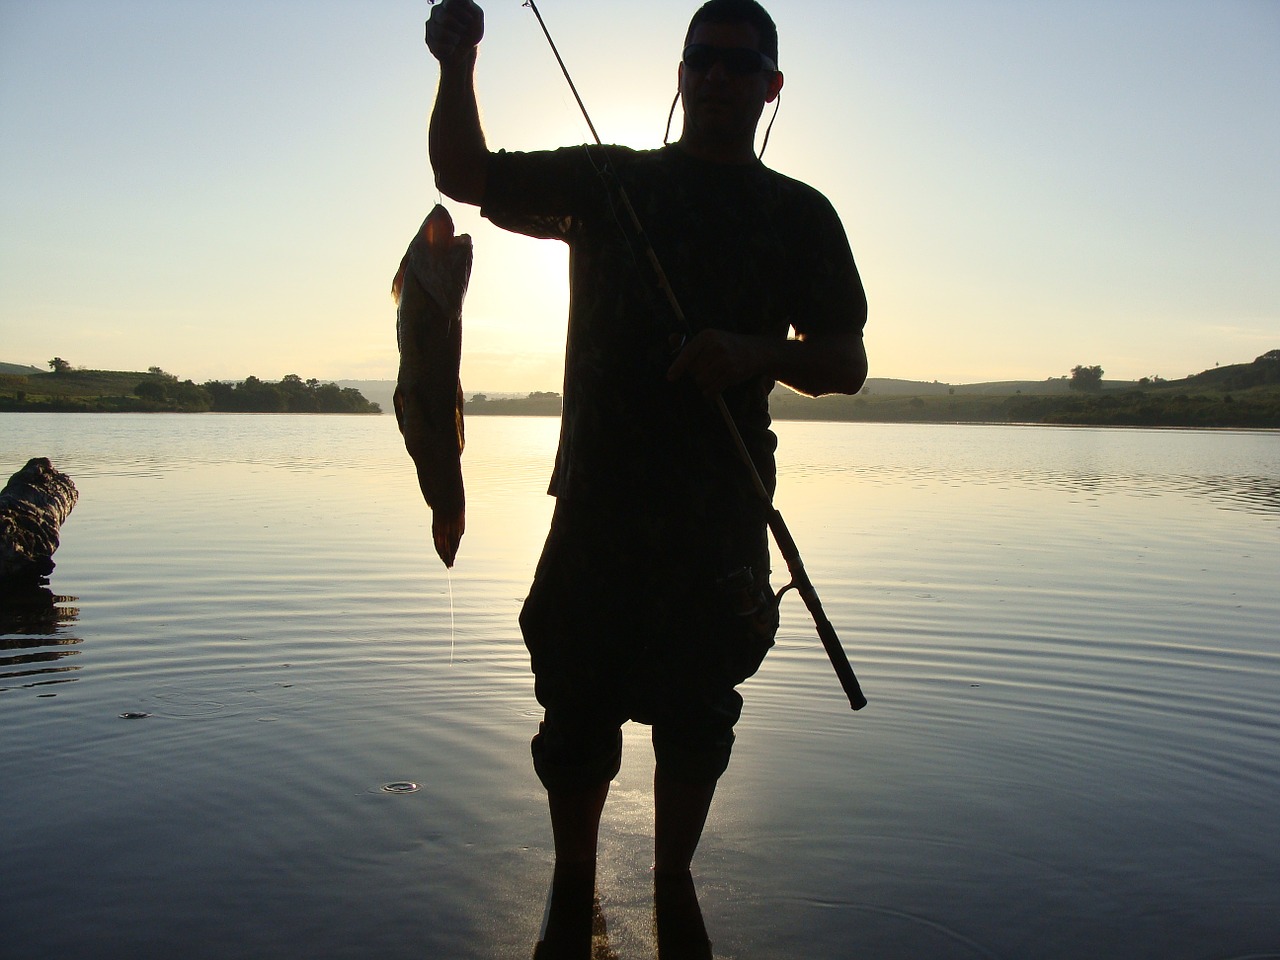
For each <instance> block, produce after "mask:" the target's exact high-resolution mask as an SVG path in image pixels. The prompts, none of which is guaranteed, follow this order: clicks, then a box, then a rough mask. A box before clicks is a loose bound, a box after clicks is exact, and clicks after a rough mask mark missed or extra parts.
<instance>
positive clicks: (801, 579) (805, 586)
mask: <svg viewBox="0 0 1280 960" xmlns="http://www.w3.org/2000/svg"><path fill="white" fill-rule="evenodd" d="M769 529H770V530H771V531H773V539H774V540H775V541H776V542H777V544H778V552H779V553H781V554H782V559H784V560H785V561H786V562H787V569H788V570H789V571H790V572H791V586H794V587H795V588H796V592H797V593H798V594H800V599H801V600H803V601H804V605H805V607H807V608H808V610H809V615H810V616H811V617H812V618H813V623H814V626H815V627H817V628H818V639H819V640H821V641H822V647H823V649H824V650H826V651H827V659H828V660H830V661H831V666H832V668H833V669H834V670H835V672H836V679H838V680H839V681H840V687H841V689H843V690H844V695H845V696H846V697H848V698H849V706H850V708H852V709H854V710H861V709H862V708H863V707H865V706H866V705H867V698H866V696H865V695H864V694H863V692H862V685H861V684H859V683H858V678H857V676H856V675H855V674H854V672H853V667H852V666H851V665H850V663H849V657H848V656H847V655H846V654H845V652H844V647H843V646H842V645H841V643H840V637H839V636H837V635H836V628H835V627H833V626H832V625H831V621H830V620H829V619H827V614H826V611H825V610H823V609H822V601H821V600H820V599H818V591H817V590H816V589H814V586H813V582H812V581H811V580H810V579H809V574H808V572H807V571H806V570H805V568H804V561H803V560H802V559H800V549H799V548H798V547H797V546H796V542H795V540H794V539H793V538H792V536H791V531H790V530H788V529H787V523H786V521H785V520H783V519H782V514H781V513H780V512H779V511H778V510H777V509H776V508H774V509H771V510H770V511H769Z"/></svg>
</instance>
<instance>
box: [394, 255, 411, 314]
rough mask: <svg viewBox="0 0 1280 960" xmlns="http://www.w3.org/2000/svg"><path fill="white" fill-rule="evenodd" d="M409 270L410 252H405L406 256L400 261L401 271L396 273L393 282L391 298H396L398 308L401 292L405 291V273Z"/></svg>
mask: <svg viewBox="0 0 1280 960" xmlns="http://www.w3.org/2000/svg"><path fill="white" fill-rule="evenodd" d="M407 269H409V251H408V250H406V251H405V252H404V256H403V257H402V258H401V259H400V269H399V270H397V271H396V275H395V277H394V278H393V279H392V281H391V296H392V297H393V298H395V301H396V306H399V305H400V292H401V291H402V290H404V273H405V271H406V270H407Z"/></svg>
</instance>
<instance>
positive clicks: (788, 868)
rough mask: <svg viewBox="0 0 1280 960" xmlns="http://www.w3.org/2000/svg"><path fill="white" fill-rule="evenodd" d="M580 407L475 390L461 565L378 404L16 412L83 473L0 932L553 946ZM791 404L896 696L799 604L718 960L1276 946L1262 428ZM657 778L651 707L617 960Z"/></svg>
mask: <svg viewBox="0 0 1280 960" xmlns="http://www.w3.org/2000/svg"><path fill="white" fill-rule="evenodd" d="M557 428H558V423H557V421H554V420H548V419H515V418H512V419H507V418H483V417H473V418H471V419H470V420H469V421H468V448H467V452H466V456H465V458H464V472H465V475H466V479H467V484H468V500H469V503H468V517H467V524H468V529H467V534H466V536H465V537H464V539H463V542H462V548H461V551H460V554H459V559H458V566H457V567H456V568H455V570H454V572H453V574H452V577H451V578H450V576H448V575H446V572H445V570H444V568H443V567H442V566H441V565H440V563H439V561H438V560H437V559H436V557H435V555H434V552H433V551H432V548H431V542H430V541H431V538H430V532H429V525H430V515H429V511H428V510H427V508H426V507H425V505H424V504H423V503H422V500H421V497H420V495H419V493H418V490H417V486H416V482H415V479H414V474H413V470H412V467H411V464H410V461H409V459H408V457H407V455H406V454H405V453H404V450H403V447H402V446H401V441H400V438H399V435H398V433H397V432H396V428H395V423H394V420H393V419H391V418H390V417H385V416H384V417H338V416H324V417H321V416H312V417H306V416H251V415H240V416H234V415H226V416H218V415H199V416H164V415H155V416H131V415H98V416H93V415H59V414H3V415H0V471H3V472H4V474H5V476H7V475H8V474H9V473H12V472H13V471H14V470H16V469H18V468H19V467H20V466H21V465H22V464H23V463H24V462H25V461H26V459H27V458H28V457H31V456H48V457H50V458H51V459H52V460H53V461H54V463H55V465H56V466H58V467H59V468H60V469H62V470H64V471H65V472H67V473H69V474H70V475H71V476H72V477H73V479H74V480H75V482H76V484H77V486H78V488H79V490H80V502H79V504H78V506H77V507H76V509H75V511H74V512H73V513H72V515H71V518H70V520H69V521H68V522H67V524H66V525H65V526H64V527H63V543H62V547H61V549H60V550H59V551H58V553H57V555H56V558H55V559H56V561H57V564H58V566H57V570H56V571H55V573H54V575H53V580H52V584H51V586H52V590H53V592H54V593H55V594H56V595H58V598H59V599H58V601H57V605H56V606H55V607H54V610H53V612H52V613H49V614H46V615H45V616H43V617H31V616H28V617H27V618H26V619H20V618H18V617H17V616H15V612H14V611H12V610H9V611H6V612H5V615H4V616H3V618H0V730H2V731H3V732H0V809H2V810H3V818H2V819H0V850H3V855H2V856H0V889H2V890H3V891H4V900H5V906H6V910H5V921H4V931H3V933H2V934H0V944H2V946H0V953H3V955H4V956H5V957H6V958H14V960H18V958H37V957H39V958H44V957H60V958H82V957H121V956H129V957H136V958H151V957H156V958H161V957H163V958H171V957H175V956H186V957H197V958H202V957H210V958H212V957H219V958H225V957H307V958H341V957H353V958H354V957H362V958H365V957H380V958H401V957H405V958H408V957H415V958H455V957H456V958H493V957H525V958H527V957H529V956H531V955H532V952H533V944H534V941H535V940H536V938H537V935H538V930H539V925H540V923H541V919H542V914H543V906H544V901H545V898H546V892H547V883H548V880H549V878H550V867H551V842H550V830H549V826H548V823H547V818H546V813H545V808H544V796H543V793H542V789H541V786H540V785H539V783H538V781H537V779H536V778H535V776H534V774H533V772H532V769H531V765H530V763H529V759H528V741H529V738H530V737H531V736H532V734H533V733H534V731H535V729H536V725H537V720H538V716H539V711H538V707H537V704H536V702H535V701H534V699H533V683H532V677H531V675H530V674H529V672H528V667H527V661H526V656H525V651H524V648H523V645H522V643H521V640H520V636H519V632H518V628H517V625H516V615H517V612H518V610H519V605H520V602H521V600H522V598H523V596H524V594H525V591H526V589H527V586H528V582H529V579H530V577H531V575H532V570H533V566H534V562H535V560H536V558H537V555H538V552H539V550H540V548H541V542H542V538H543V536H544V534H545V529H546V524H547V521H548V519H549V517H550V511H551V505H552V501H551V500H550V498H548V497H547V496H545V494H544V490H545V487H546V481H547V476H548V473H549V470H550V464H551V459H552V454H553V451H554V446H555V439H556V431H557ZM777 432H778V434H779V436H780V440H781V448H780V454H779V457H780V464H781V470H780V489H779V494H778V505H779V507H780V508H781V509H782V512H783V514H784V515H785V516H786V518H787V521H788V524H789V526H790V527H791V530H792V532H793V534H794V535H795V537H796V540H797V542H798V544H799V546H800V550H801V553H802V554H803V556H804V558H805V562H806V565H807V567H808V570H809V573H810V575H811V577H812V579H813V581H814V583H815V585H816V586H817V589H818V592H819V593H820V594H821V596H822V599H823V602H824V604H825V606H826V609H827V613H828V615H829V616H830V618H831V620H832V621H833V623H834V624H835V626H836V629H837V630H838V631H839V633H840V635H841V638H842V640H843V641H844V644H845V646H846V648H847V650H848V651H849V653H850V657H851V659H852V661H853V664H854V667H855V669H856V670H857V672H858V675H859V678H860V680H861V681H862V685H863V688H864V690H865V691H866V693H867V696H868V698H869V700H870V704H869V706H867V707H866V709H864V710H862V711H861V712H859V713H853V712H852V711H850V710H849V709H848V705H847V702H846V701H845V700H844V698H843V695H842V694H841V691H840V688H839V686H838V684H837V682H836V679H835V676H834V674H833V673H832V671H831V669H830V665H829V664H828V663H827V661H826V658H825V655H824V653H823V650H822V647H821V645H820V644H819V642H818V640H817V638H816V636H815V634H814V631H813V627H812V622H811V621H810V620H809V619H808V615H807V613H806V612H805V610H804V608H803V605H802V604H801V603H800V602H799V601H798V600H796V599H792V595H788V599H787V600H786V601H785V602H784V604H783V623H782V629H781V631H780V634H779V641H778V644H777V646H776V648H775V649H774V651H773V652H772V653H771V654H770V656H769V658H768V659H767V660H766V662H765V665H764V667H763V668H762V670H761V672H760V674H759V675H757V676H756V677H754V678H752V679H751V680H750V681H749V682H748V683H746V684H745V685H744V686H743V688H742V689H743V693H744V696H745V698H746V708H745V710H744V714H743V718H742V721H741V723H740V724H739V727H738V744H737V747H736V749H735V754H734V760H733V762H732V764H731V765H730V768H729V771H728V773H727V774H726V776H725V777H724V779H723V780H722V781H721V786H720V790H719V793H718V794H717V797H716V801H715V805H714V806H713V808H712V812H711V818H710V821H709V823H708V827H707V830H706V833H705V835H704V839H703V843H702V847H701V849H700V852H699V855H698V858H697V860H696V861H695V864H694V875H695V879H696V882H697V887H698V891H699V894H700V899H701V907H702V912H703V915H704V917H705V921H706V925H707V929H708V932H709V934H710V937H711V939H712V941H713V942H714V945H715V955H716V957H717V958H739V960H773V958H871V960H876V958H894V960H896V958H944V960H946V958H957V960H968V958H1005V960H1022V958H1124V960H1135V958H1160V960H1175V958H1189V960H1190V958H1195V960H1243V958H1263V957H1280V809H1278V808H1280V803H1278V798H1280V642H1278V634H1280V631H1278V629H1277V624H1280V589H1278V588H1280V435H1277V434H1274V433H1247V432H1192V431H1146V430H1107V429H1074V428H1046V427H1011V426H937V425H878V424H836V423H782V424H778V425H777ZM781 569H783V565H782V564H781V562H780V561H775V570H781ZM775 577H776V575H775ZM135 714H145V715H146V716H138V717H133V718H128V715H135ZM651 776H652V751H651V749H650V747H649V744H648V739H647V731H646V729H645V728H643V727H637V726H635V725H631V726H630V727H628V729H627V731H626V740H625V748H624V762H623V767H622V771H621V772H620V774H619V776H618V779H617V781H616V783H615V784H614V787H613V789H612V792H611V794H610V799H609V802H608V805H607V806H606V809H605V815H604V823H603V826H602V840H601V863H600V877H599V896H600V901H601V908H602V912H603V916H604V920H605V923H606V925H607V939H608V947H607V948H605V947H604V946H603V945H602V946H601V949H600V951H599V953H598V955H599V956H616V957H619V958H634V957H653V956H654V955H655V947H654V934H653V917H652V887H651V880H650V875H649V865H650V862H651V861H650V857H651V852H650V843H651V841H650V838H651V822H652V804H651V797H650V790H649V781H650V778H651ZM399 782H414V783H417V784H418V785H419V787H420V788H419V789H418V790H416V791H415V792H412V793H403V794H398V793H389V792H386V791H385V790H384V789H383V787H384V785H387V784H393V783H399ZM602 943H603V940H602Z"/></svg>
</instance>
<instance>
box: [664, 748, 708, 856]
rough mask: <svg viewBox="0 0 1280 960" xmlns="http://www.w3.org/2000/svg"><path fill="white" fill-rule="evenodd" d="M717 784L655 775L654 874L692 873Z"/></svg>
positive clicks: (667, 775)
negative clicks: (695, 853) (695, 854)
mask: <svg viewBox="0 0 1280 960" xmlns="http://www.w3.org/2000/svg"><path fill="white" fill-rule="evenodd" d="M715 792H716V781H715V780H710V781H706V782H702V783H689V782H686V781H683V780H678V779H676V778H674V777H672V776H671V775H670V774H669V773H666V772H664V771H663V769H662V766H661V764H659V765H658V766H657V768H656V769H655V770H654V772H653V806H654V861H653V869H654V872H655V873H656V874H658V875H660V876H664V875H665V876H673V875H676V874H680V873H688V871H689V865H690V864H691V863H692V862H693V854H694V852H695V851H696V850H697V849H698V840H699V839H701V837H702V828H703V826H705V824H706V822H707V811H709V810H710V809H711V798H712V797H713V796H715Z"/></svg>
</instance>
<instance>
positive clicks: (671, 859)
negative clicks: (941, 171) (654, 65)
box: [427, 0, 867, 880]
mask: <svg viewBox="0 0 1280 960" xmlns="http://www.w3.org/2000/svg"><path fill="white" fill-rule="evenodd" d="M483 33H484V27H483V14H482V13H481V11H480V8H479V7H477V6H476V5H475V4H474V3H471V2H470V0H446V2H445V3H443V4H440V5H438V6H436V7H435V8H434V9H433V10H432V13H431V19H430V21H429V22H428V25H427V45H428V47H429V48H430V50H431V52H432V54H433V55H434V56H435V57H436V58H437V59H438V60H439V62H440V83H439V89H438V93H437V97H436V101H435V105H434V107H433V110H432V114H431V122H430V131H429V145H430V155H431V163H432V166H433V168H434V170H435V176H436V183H437V185H438V186H439V189H440V190H441V191H442V192H443V193H445V194H447V195H448V196H450V197H452V198H454V199H455V200H459V201H461V202H465V203H470V204H476V205H479V206H480V208H481V214H482V215H483V216H485V217H486V218H488V219H489V220H490V221H491V222H493V223H495V224H497V225H498V226H500V227H503V228H505V229H508V230H512V231H516V232H519V233H523V234H526V235H529V236H533V237H540V238H552V239H557V240H561V241H563V242H564V243H566V244H568V246H569V249H570V288H571V305H570V310H569V326H568V337H567V345H566V356H565V381H564V407H563V414H562V419H561V433H560V443H559V448H558V451H557V455H556V463H555V468H554V471H553V475H552V479H551V489H550V492H551V493H552V494H553V495H554V496H555V497H556V498H557V502H556V507H555V512H554V517H553V519H552V523H551V530H550V532H549V534H548V537H547V542H546V546H545V548H544V551H543V554H542V557H541V559H540V560H539V563H538V567H537V571H536V573H535V576H534V582H533V585H532V587H531V589H530V593H529V596H528V598H527V600H526V601H525V605H524V608H523V610H522V613H521V617H520V624H521V629H522V632H523V635H524V639H525V643H526V645H527V647H528V648H529V652H530V655H531V660H532V667H533V671H534V674H535V678H536V694H537V697H538V700H539V702H540V703H541V704H542V706H543V708H544V710H545V713H544V718H543V721H542V723H541V725H540V728H539V732H538V734H537V736H536V737H535V738H534V740H533V745H532V749H533V757H534V767H535V769H536V771H537V774H538V776H539V778H540V779H541V780H542V782H543V784H544V785H545V787H546V789H547V794H548V804H549V808H550V814H551V822H552V832H553V835H554V841H555V854H556V868H555V875H556V879H557V880H566V879H569V878H574V877H577V878H583V879H587V880H590V879H591V878H593V877H594V871H595V861H596V842H597V834H598V828H599V823H600V815H601V810H602V808H603V805H604V802H605V797H606V794H607V793H608V789H609V783H610V781H611V780H612V779H613V777H614V776H615V775H616V774H617V771H618V768H619V764H620V762H621V747H622V735H621V726H622V724H623V723H625V722H626V721H628V720H636V721H640V722H643V723H646V724H649V725H651V726H652V737H653V747H654V753H655V758H656V767H655V773H654V804H655V812H656V823H655V856H654V870H655V873H656V875H657V876H659V877H680V876H687V874H688V871H689V867H690V863H691V861H692V858H693V855H694V852H695V850H696V848H697V844H698V840H699V838H700V836H701V834H702V829H703V826H704V823H705V821H706V816H707V811H708V809H709V807H710V803H711V799H712V796H713V794H714V792H715V787H716V782H717V780H718V779H719V777H720V775H721V774H722V773H723V772H724V770H725V768H726V766H727V764H728V762H729V754H730V750H731V747H732V744H733V740H734V734H733V727H734V724H735V723H736V721H737V720H738V717H739V714H740V712H741V708H742V698H741V696H740V695H739V694H738V693H737V691H736V690H735V689H734V688H735V686H736V685H737V684H738V683H741V682H742V681H743V680H745V679H746V678H747V677H749V676H751V675H752V674H753V673H754V672H755V671H756V669H758V667H759V665H760V663H761V662H762V660H763V658H764V655H765V652H766V651H767V650H768V648H769V647H770V646H771V645H772V643H773V633H774V631H775V630H776V626H777V610H776V604H775V603H772V602H771V601H772V596H771V594H770V593H769V587H768V574H769V551H768V540H767V528H766V523H765V504H764V503H763V501H762V500H761V498H760V497H759V496H758V494H757V493H755V492H754V491H753V488H752V485H751V481H750V478H749V474H748V473H747V471H746V470H745V468H744V465H743V464H742V462H741V461H740V459H739V454H738V452H737V451H736V450H735V448H734V446H733V444H732V442H731V440H730V437H729V434H728V431H727V430H726V429H725V426H724V423H723V422H722V421H721V420H720V418H719V415H718V413H717V410H716V407H715V405H714V404H713V403H711V402H708V396H714V395H715V394H721V395H722V396H723V398H724V400H725V403H726V404H727V406H728V408H729V410H730V411H731V413H732V414H733V416H734V419H735V421H736V423H737V425H738V428H739V430H740V432H741V434H742V438H743V440H744V442H745V444H746V447H747V449H748V451H749V453H750V454H751V457H752V459H753V460H754V462H755V464H756V467H757V469H758V471H759V473H760V475H761V477H762V478H763V479H764V482H765V484H766V486H767V487H768V489H769V490H770V491H772V489H773V483H774V475H775V471H774V459H773V451H774V448H775V446H776V439H775V437H774V436H773V434H772V432H771V431H770V430H769V423H770V421H769V415H768V394H769V391H770V390H771V389H772V388H773V386H774V383H775V381H780V382H782V383H784V384H787V385H788V386H791V387H793V388H794V389H796V390H798V391H800V392H802V393H805V394H809V395H818V394H823V393H837V392H838V393H856V392H857V391H858V389H859V388H861V386H862V384H863V381H864V380H865V378H866V372H867V360H866V354H865V352H864V349H863V344H862V327H863V325H864V323H865V321H866V298H865V295H864V293H863V288H862V282H861V280H860V278H859V276H858V270H857V267H856V266H855V264H854V260H853V255H852V253H851V252H850V249H849V243H848V240H847V239H846V237H845V233H844V229H843V227H842V226H841V224H840V221H839V218H838V217H837V215H836V213H835V211H834V210H833V209H832V207H831V205H830V203H829V202H828V201H827V200H826V199H825V198H824V197H823V196H822V195H821V194H820V193H818V192H817V191H816V190H814V189H812V188H811V187H808V186H806V185H804V184H802V183H800V182H798V181H795V180H792V179H790V178H788V177H785V176H783V175H781V174H779V173H776V172H774V171H772V170H769V169H768V168H766V167H765V166H764V164H763V163H762V162H761V161H760V160H759V159H758V158H757V157H756V155H755V152H754V142H755V134H756V129H757V125H758V123H759V120H760V117H761V114H762V112H763V110H764V107H765V105H766V104H768V103H771V102H773V101H775V100H776V99H777V97H778V95H779V93H780V91H781V90H782V84H783V76H782V73H781V72H780V71H779V70H778V67H777V62H778V47H777V31H776V28H775V27H774V24H773V21H772V20H771V19H770V17H769V15H768V14H767V13H766V12H765V11H764V9H763V8H762V7H760V6H759V4H757V3H755V2H754V0H711V2H709V3H706V4H705V5H704V6H702V7H701V8H700V9H699V10H698V11H697V12H696V13H695V15H694V17H693V19H692V22H691V23H690V25H689V29H688V33H687V35H686V37H685V46H684V49H683V55H682V58H681V62H680V64H679V67H678V68H677V78H678V83H679V98H680V100H681V101H682V102H683V125H682V130H681V134H680V138H679V139H678V140H677V141H676V142H675V143H673V144H669V145H666V146H664V147H662V148H659V149H654V150H639V151H638V150H631V149H628V148H623V147H600V146H597V145H588V146H574V147H568V148H564V149H559V150H551V151H542V152H531V153H508V152H505V151H490V150H489V148H488V146H487V143H486V140H485V136H484V133H483V131H482V129H481V125H480V120H479V111H478V107H477V103H476V95H475V86H474V68H475V63H476V59H477V45H478V44H479V43H480V41H481V38H482V36H483ZM618 185H621V187H622V188H623V189H624V190H625V192H626V194H627V196H628V197H629V199H630V201H631V203H632V205H633V206H634V208H635V210H636V212H637V214H638V216H639V219H640V221H641V223H642V224H643V226H644V228H645V232H646V234H647V235H648V239H649V241H650V242H651V244H652V247H653V250H654V252H655V253H656V255H657V258H658V260H659V262H660V263H661V264H662V266H663V268H664V269H665V272H666V274H667V277H668V279H669V281H670V284H671V287H672V289H673V290H674V292H675V294H676V296H677V298H678V301H679V303H680V304H681V307H682V308H683V313H684V314H685V316H686V318H687V321H688V326H689V327H690V328H691V336H690V337H689V338H688V339H687V342H684V343H683V346H682V348H681V349H679V351H678V353H676V354H675V355H674V357H673V338H672V336H671V335H672V334H673V333H680V332H682V331H681V330H680V325H679V323H678V321H677V319H676V318H675V317H674V316H673V313H672V310H671V309H670V308H669V306H668V305H667V302H666V300H665V299H664V297H663V295H662V293H661V291H660V290H659V287H658V285H657V282H656V280H655V277H654V274H653V272H652V271H651V269H650V268H649V267H648V265H647V264H648V261H647V259H646V258H647V252H646V250H645V248H644V246H643V245H642V243H641V242H640V241H639V239H638V238H637V237H636V236H635V235H634V232H633V230H632V229H631V227H630V225H629V223H628V222H627V219H626V215H625V214H624V213H623V212H622V207H621V204H620V198H619V194H618ZM790 331H794V332H795V336H794V337H791V338H788V335H789V332H790ZM674 342H675V343H677V344H678V343H679V342H680V340H679V338H676V339H675V341H674Z"/></svg>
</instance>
